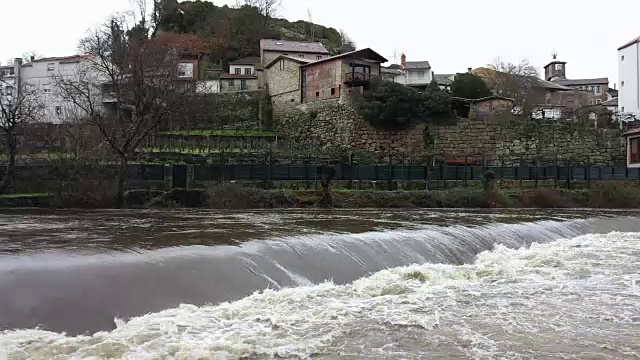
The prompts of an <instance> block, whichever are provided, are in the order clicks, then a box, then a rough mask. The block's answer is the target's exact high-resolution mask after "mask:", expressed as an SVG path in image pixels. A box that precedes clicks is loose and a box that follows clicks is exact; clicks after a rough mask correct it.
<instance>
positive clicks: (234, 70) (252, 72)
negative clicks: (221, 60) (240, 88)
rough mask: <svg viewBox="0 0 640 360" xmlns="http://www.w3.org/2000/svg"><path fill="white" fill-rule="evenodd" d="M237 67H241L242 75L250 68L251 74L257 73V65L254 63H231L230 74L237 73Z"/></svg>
mask: <svg viewBox="0 0 640 360" xmlns="http://www.w3.org/2000/svg"><path fill="white" fill-rule="evenodd" d="M236 69H240V74H241V75H246V73H245V69H249V70H250V71H251V75H255V74H256V67H255V66H253V65H229V74H235V73H236Z"/></svg>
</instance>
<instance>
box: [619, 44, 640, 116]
mask: <svg viewBox="0 0 640 360" xmlns="http://www.w3.org/2000/svg"><path fill="white" fill-rule="evenodd" d="M618 75H619V82H620V87H619V89H618V109H619V111H620V113H622V114H634V115H636V116H640V36H639V37H637V38H635V39H633V40H631V41H629V42H628V43H626V44H624V45H622V46H621V47H619V48H618Z"/></svg>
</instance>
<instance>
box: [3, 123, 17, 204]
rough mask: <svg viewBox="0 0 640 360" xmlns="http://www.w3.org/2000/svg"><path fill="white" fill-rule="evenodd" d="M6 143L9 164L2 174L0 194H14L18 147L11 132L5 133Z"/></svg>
mask: <svg viewBox="0 0 640 360" xmlns="http://www.w3.org/2000/svg"><path fill="white" fill-rule="evenodd" d="M6 141H7V154H8V155H9V164H8V165H7V169H6V171H5V173H4V178H3V179H2V182H0V192H2V193H5V194H14V193H15V192H16V152H17V148H18V146H17V142H16V139H15V136H14V134H13V132H7V135H6Z"/></svg>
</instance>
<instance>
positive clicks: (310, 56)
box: [262, 51, 329, 65]
mask: <svg viewBox="0 0 640 360" xmlns="http://www.w3.org/2000/svg"><path fill="white" fill-rule="evenodd" d="M285 54H286V55H287V56H291V57H293V58H303V59H307V60H312V61H317V60H320V59H324V58H328V57H329V55H327V54H317V53H296V52H286V51H262V65H267V64H268V63H270V62H271V61H272V60H274V59H275V58H277V57H278V56H280V55H285ZM318 57H320V59H318Z"/></svg>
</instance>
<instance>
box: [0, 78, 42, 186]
mask: <svg viewBox="0 0 640 360" xmlns="http://www.w3.org/2000/svg"><path fill="white" fill-rule="evenodd" d="M2 88H4V92H3V93H2V94H0V132H1V133H2V142H3V143H4V147H5V149H6V151H7V156H8V162H7V167H6V171H5V173H4V177H3V178H2V180H1V181H0V192H6V193H14V192H15V190H16V170H15V167H16V155H17V152H18V134H19V132H20V131H22V130H24V128H25V127H26V126H28V125H29V124H32V123H35V122H36V121H38V120H39V119H40V118H41V117H42V116H43V112H44V105H43V103H42V101H41V98H40V96H39V95H40V94H39V92H38V91H37V89H36V88H35V87H34V86H31V85H30V84H27V83H21V82H20V80H19V79H18V80H12V81H11V82H10V81H9V80H8V79H4V78H2V75H0V89H2Z"/></svg>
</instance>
